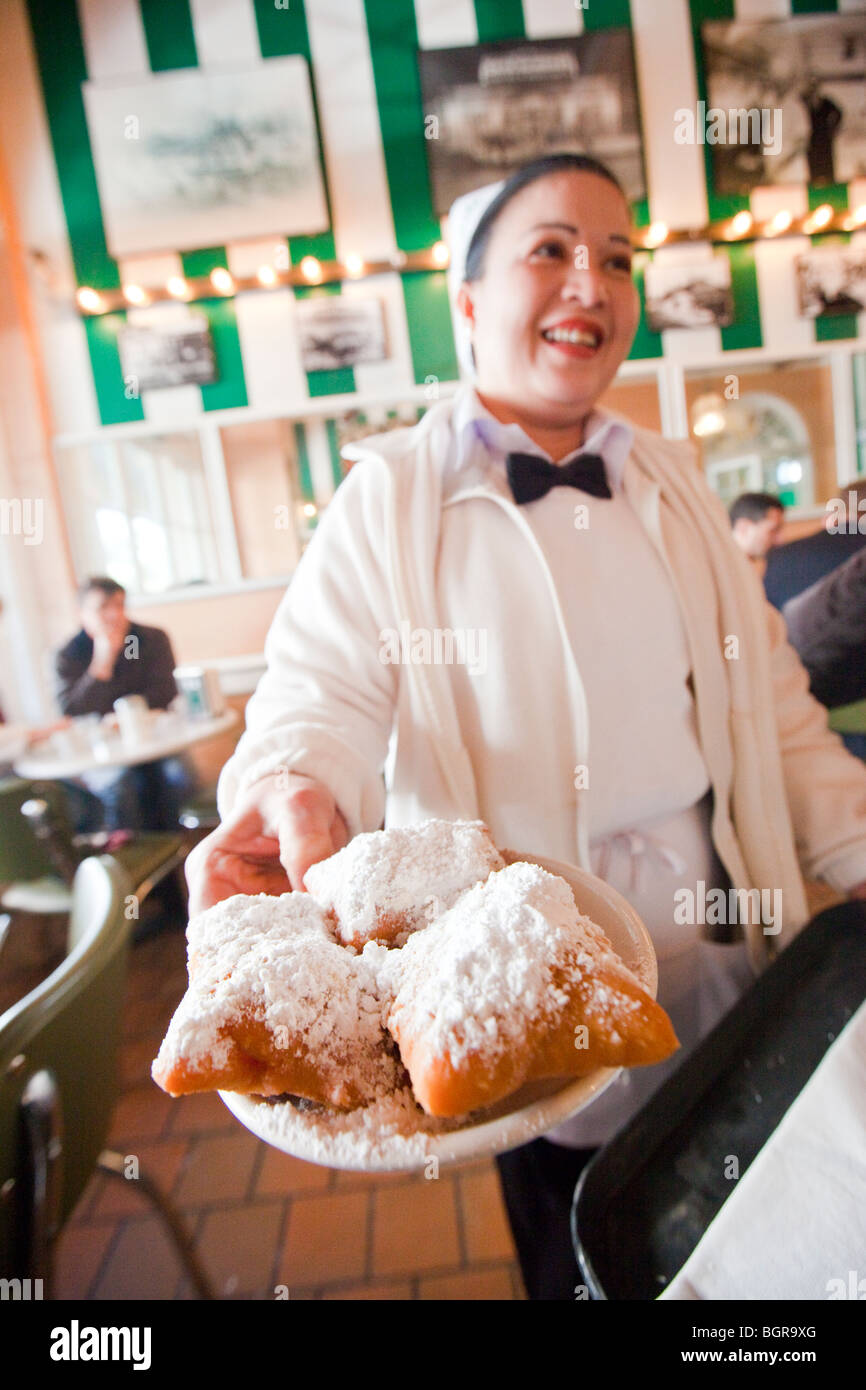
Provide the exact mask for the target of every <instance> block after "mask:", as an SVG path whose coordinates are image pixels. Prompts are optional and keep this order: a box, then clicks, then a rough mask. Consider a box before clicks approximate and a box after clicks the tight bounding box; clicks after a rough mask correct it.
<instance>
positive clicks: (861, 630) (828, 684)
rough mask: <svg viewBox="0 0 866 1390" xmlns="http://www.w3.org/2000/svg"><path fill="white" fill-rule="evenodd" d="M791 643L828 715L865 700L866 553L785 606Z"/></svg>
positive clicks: (860, 554) (812, 688)
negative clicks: (843, 706) (841, 706)
mask: <svg viewBox="0 0 866 1390" xmlns="http://www.w3.org/2000/svg"><path fill="white" fill-rule="evenodd" d="M782 616H783V617H784V619H785V622H786V623H787V624H788V637H789V639H790V641H791V645H792V646H794V647H796V649H797V651H798V652H799V654H800V660H801V661H802V663H803V665H804V666H805V667H806V670H807V671H808V672H809V684H810V687H811V690H812V694H813V695H814V696H815V698H816V699H818V700H820V701H821V703H822V704H823V705H826V706H827V708H828V709H835V708H836V707H837V706H838V705H848V704H851V703H852V702H853V701H854V700H862V699H864V698H866V550H860V551H859V553H858V554H856V555H852V557H851V559H850V560H848V562H847V563H846V564H844V565H840V566H839V568H838V569H835V570H833V572H832V574H828V576H827V578H826V579H822V580H821V581H820V583H818V584H813V585H812V587H811V588H810V589H807V590H806V591H805V593H802V594H798V596H797V597H796V598H794V599H792V600H791V602H790V603H786V604H785V607H784V608H783V609H782Z"/></svg>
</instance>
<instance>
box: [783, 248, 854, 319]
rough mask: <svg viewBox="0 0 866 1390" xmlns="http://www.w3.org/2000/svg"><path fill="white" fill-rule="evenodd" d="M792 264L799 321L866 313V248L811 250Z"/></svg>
mask: <svg viewBox="0 0 866 1390" xmlns="http://www.w3.org/2000/svg"><path fill="white" fill-rule="evenodd" d="M794 264H795V265H796V267H797V287H798V290H799V300H800V314H801V315H802V317H803V318H807V319H815V318H821V317H823V316H825V315H826V316H828V317H831V318H832V317H834V316H836V315H839V314H862V313H863V311H864V310H866V246H862V245H861V246H851V245H844V244H843V245H838V244H836V245H830V246H815V247H813V248H812V250H811V251H805V252H804V253H803V255H802V256H798V257H797V259H796V261H795V263H794Z"/></svg>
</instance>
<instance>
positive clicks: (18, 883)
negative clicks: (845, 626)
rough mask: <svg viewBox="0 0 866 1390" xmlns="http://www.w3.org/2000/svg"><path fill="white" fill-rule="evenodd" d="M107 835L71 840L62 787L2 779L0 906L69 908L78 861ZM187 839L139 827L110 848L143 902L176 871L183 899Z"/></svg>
mask: <svg viewBox="0 0 866 1390" xmlns="http://www.w3.org/2000/svg"><path fill="white" fill-rule="evenodd" d="M105 839H106V836H105V835H95V836H86V835H85V836H78V837H77V838H75V839H73V836H72V829H71V826H70V825H69V821H68V818H67V815H66V809H65V802H64V798H63V794H62V792H61V791H60V789H59V788H58V787H57V786H56V785H55V784H53V783H50V782H44V783H43V782H28V781H25V780H22V779H20V778H17V777H10V778H4V779H3V780H2V781H0V884H6V885H7V887H6V888H5V889H4V890H3V892H2V893H0V905H2V906H3V907H4V908H7V909H10V910H14V909H18V910H20V911H24V912H37V913H39V912H68V911H69V910H70V907H71V903H72V894H71V890H70V885H71V883H72V880H73V878H74V876H75V870H76V868H77V866H78V864H79V863H80V862H81V860H82V859H83V858H85V857H86V855H87V854H92V853H94V852H95V850H94V846H93V842H94V841H104V840H105ZM188 851H189V841H188V840H187V838H186V837H185V836H184V835H183V834H182V833H180V832H178V833H175V832H173V831H161V830H154V831H137V832H136V833H135V834H134V835H133V836H132V838H131V839H129V840H128V841H127V842H126V843H125V844H123V845H120V846H119V847H118V848H117V849H114V850H112V851H111V853H112V855H113V857H114V858H115V859H116V860H117V861H118V862H119V863H120V864H121V865H122V867H123V868H124V869H125V871H126V873H127V875H128V877H129V879H130V882H131V884H132V891H133V892H134V893H135V896H136V897H137V898H138V900H139V902H143V901H144V899H145V898H146V897H147V896H148V894H149V893H150V892H152V890H153V889H154V888H155V887H156V886H157V884H159V883H161V882H162V881H163V879H166V878H168V876H169V875H170V874H174V875H175V877H176V880H177V888H178V895H179V896H180V897H182V898H184V900H185V893H186V883H185V880H184V877H183V863H184V860H185V859H186V856H187V853H188Z"/></svg>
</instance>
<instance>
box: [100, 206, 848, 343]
mask: <svg viewBox="0 0 866 1390" xmlns="http://www.w3.org/2000/svg"><path fill="white" fill-rule="evenodd" d="M860 227H866V203H862V204H861V205H860V206H859V207H857V208H854V210H853V211H848V210H844V209H843V210H839V209H836V208H834V207H832V206H831V204H830V203H822V204H821V206H820V207H817V208H815V209H814V210H813V211H811V212H808V213H803V214H802V215H801V216H795V215H794V214H793V213H792V212H790V211H788V210H787V209H783V210H782V211H780V212H777V213H775V214H774V215H773V216H772V217H769V218H766V219H758V218H755V217H754V216H753V215H752V213H751V212H747V211H745V210H744V211H742V212H738V213H735V214H734V216H733V217H730V218H726V219H724V220H723V221H717V222H711V223H708V224H707V226H705V227H689V228H684V229H682V228H681V229H675V228H670V227H669V226H668V225H667V223H666V222H651V223H650V224H649V226H648V227H638V228H635V229H634V231H633V233H632V245H633V246H634V248H635V250H638V251H641V250H655V249H656V248H657V247H659V246H670V245H675V244H677V243H679V242H692V243H693V242H698V241H703V242H713V243H717V244H718V243H728V244H730V243H734V242H746V241H762V240H769V239H775V238H777V237H785V236H815V235H817V234H819V233H821V234H824V233H828V232H835V231H840V232H850V231H856V230H857V229H858V228H860ZM448 260H449V255H448V247H447V246H446V244H445V242H444V241H437V242H435V243H434V245H433V246H431V247H429V248H428V249H426V250H423V251H395V252H394V253H393V254H392V255H390V256H387V257H385V258H383V259H382V260H365V259H364V258H363V257H362V256H359V255H357V254H354V253H353V254H350V255H348V256H346V258H345V260H342V261H321V260H319V259H318V258H317V257H315V256H304V257H303V258H302V259H301V260H300V261H299V262H298V264H297V265H296V266H289V267H287V268H286V269H278V268H277V267H276V266H274V265H270V264H266V265H261V266H259V268H258V270H257V271H256V273H255V274H254V275H233V274H232V273H231V271H230V270H229V269H228V267H227V266H216V267H215V268H214V269H213V270H212V271H211V272H210V275H208V276H200V277H193V276H189V277H188V276H183V275H171V276H169V278H168V279H167V280H166V282H165V284H164V285H155V286H150V285H148V286H144V285H138V284H125V285H123V286H122V288H121V289H115V290H95V289H92V288H91V287H90V286H89V285H82V286H81V288H80V289H79V290H78V291H77V293H76V301H77V303H78V307H79V309H80V310H81V312H82V313H83V314H85V315H87V316H89V317H92V316H94V315H99V314H108V313H111V312H113V311H116V310H118V309H126V308H128V307H129V306H133V307H141V306H144V305H147V304H156V303H160V302H166V301H172V300H174V301H176V302H177V301H195V300H199V299H207V298H210V297H212V296H213V294H214V292H216V294H218V295H222V296H223V297H224V298H231V297H232V296H233V295H236V294H241V293H246V292H248V291H249V290H274V289H284V288H286V287H290V286H291V287H294V286H298V287H300V286H311V285H325V284H332V283H333V282H334V281H338V280H363V279H366V278H367V277H369V276H372V275H382V274H384V273H385V272H387V271H394V270H396V271H398V272H400V273H410V272H414V271H423V270H444V269H445V267H446V266H447V265H448Z"/></svg>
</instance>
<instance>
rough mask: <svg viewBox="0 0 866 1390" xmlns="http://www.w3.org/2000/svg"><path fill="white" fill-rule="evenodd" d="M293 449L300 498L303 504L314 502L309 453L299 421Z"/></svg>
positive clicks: (296, 426) (303, 430)
mask: <svg viewBox="0 0 866 1390" xmlns="http://www.w3.org/2000/svg"><path fill="white" fill-rule="evenodd" d="M295 447H296V449H297V456H298V482H299V483H300V487H301V496H302V497H303V499H304V501H305V502H314V501H315V500H316V499H315V497H314V495H313V479H312V477H311V475H310V451H309V449H308V448H307V431H306V429H305V427H304V426H303V425H302V424H301V423H300V421H299V422H298V423H297V424H296V425H295Z"/></svg>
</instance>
